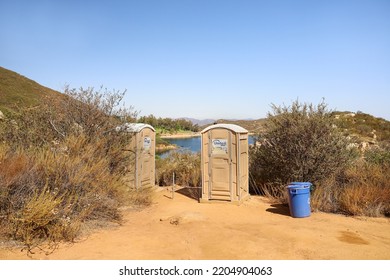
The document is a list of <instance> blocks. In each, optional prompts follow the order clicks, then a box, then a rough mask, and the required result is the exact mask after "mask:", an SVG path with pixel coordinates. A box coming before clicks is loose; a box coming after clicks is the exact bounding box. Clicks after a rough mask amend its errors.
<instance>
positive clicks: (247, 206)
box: [0, 188, 390, 260]
mask: <svg viewBox="0 0 390 280" xmlns="http://www.w3.org/2000/svg"><path fill="white" fill-rule="evenodd" d="M154 201H155V203H154V204H153V205H152V206H151V207H149V208H147V209H144V210H142V211H127V212H126V213H125V222H124V224H123V225H122V226H120V227H115V228H111V229H106V230H102V231H99V232H96V233H94V234H92V235H90V236H89V237H88V238H87V239H86V240H83V241H80V242H78V243H75V244H73V245H64V246H61V247H60V249H58V250H57V251H55V252H54V253H53V254H50V255H48V256H46V255H44V254H36V255H34V258H36V259H62V260H66V259H73V260H78V259H90V260H94V259H101V260H109V259H112V260H120V259H128V260H131V259H139V260H149V259H168V260H176V259H178V260H191V259H198V260H222V259H243V260H249V259H276V260H278V259H298V260H305V259H326V260H337V259H365V260H367V259H385V260H389V259H390V220H389V219H386V218H351V217H344V216H342V215H333V214H325V213H312V215H311V216H310V217H308V218H301V219H296V218H292V217H290V216H289V213H288V208H287V207H285V206H282V205H272V204H270V203H269V202H268V201H267V200H265V199H264V198H261V197H251V198H250V199H249V200H248V201H246V202H245V203H244V204H242V205H240V206H236V205H231V204H229V203H213V204H200V203H198V202H197V201H196V200H193V199H191V198H189V197H187V196H186V195H183V194H180V193H178V192H177V193H175V196H174V199H171V193H170V192H169V191H168V190H167V189H165V188H162V189H160V191H157V192H156V193H155V200H154ZM26 258H28V257H27V256H26V254H25V253H21V252H18V251H10V250H4V249H2V250H0V259H26Z"/></svg>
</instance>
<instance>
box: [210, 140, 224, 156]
mask: <svg viewBox="0 0 390 280" xmlns="http://www.w3.org/2000/svg"><path fill="white" fill-rule="evenodd" d="M227 143H228V141H227V139H212V145H211V154H213V155H225V154H227V153H228V149H227Z"/></svg>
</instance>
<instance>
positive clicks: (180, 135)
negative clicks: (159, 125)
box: [160, 132, 200, 139]
mask: <svg viewBox="0 0 390 280" xmlns="http://www.w3.org/2000/svg"><path fill="white" fill-rule="evenodd" d="M160 137H161V138H164V139H176V138H193V137H200V133H199V132H193V133H178V134H161V135H160Z"/></svg>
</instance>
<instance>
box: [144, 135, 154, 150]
mask: <svg viewBox="0 0 390 280" xmlns="http://www.w3.org/2000/svg"><path fill="white" fill-rule="evenodd" d="M151 146H152V139H150V137H144V150H146V151H148V150H149V149H150V147H151Z"/></svg>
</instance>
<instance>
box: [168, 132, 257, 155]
mask: <svg viewBox="0 0 390 280" xmlns="http://www.w3.org/2000/svg"><path fill="white" fill-rule="evenodd" d="M165 140H166V141H168V142H169V143H171V144H174V145H177V146H178V147H179V149H177V150H175V151H178V152H186V151H189V152H193V153H197V152H200V143H201V139H200V136H197V137H191V138H166V139H165ZM254 143H255V136H252V135H249V138H248V144H249V145H252V144H254ZM169 153H170V152H165V153H163V154H161V157H163V158H164V157H167V156H168V155H169Z"/></svg>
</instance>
